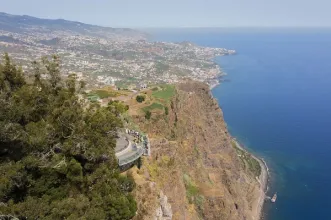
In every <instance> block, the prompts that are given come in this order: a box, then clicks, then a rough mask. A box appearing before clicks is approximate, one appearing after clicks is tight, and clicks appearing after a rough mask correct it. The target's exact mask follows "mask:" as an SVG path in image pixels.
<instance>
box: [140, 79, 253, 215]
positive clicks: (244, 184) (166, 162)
mask: <svg viewBox="0 0 331 220" xmlns="http://www.w3.org/2000/svg"><path fill="white" fill-rule="evenodd" d="M176 93H177V94H176V96H175V97H174V98H173V99H172V101H171V103H170V104H169V114H168V115H159V116H157V117H154V118H152V120H149V121H147V120H144V119H143V118H136V123H138V124H139V125H140V127H141V129H142V130H144V131H145V132H146V133H148V135H149V137H150V138H151V147H152V152H153V153H152V157H151V158H149V159H146V160H145V161H144V166H143V168H142V170H143V171H141V172H142V173H143V172H145V173H148V175H145V178H146V179H147V180H148V181H153V182H155V184H156V186H157V187H158V188H159V189H161V190H162V191H163V192H162V193H160V194H159V195H158V197H157V198H156V200H155V206H156V208H154V209H153V213H154V215H155V216H154V218H153V219H183V220H184V219H189V220H195V219H224V220H238V219H247V220H253V219H256V218H255V217H254V210H255V209H256V206H257V199H258V197H259V194H258V191H259V184H258V182H257V181H256V179H255V177H254V176H253V175H251V174H250V173H248V172H247V171H246V170H245V169H244V167H243V164H242V161H241V160H240V158H239V157H238V155H237V153H236V151H235V150H234V148H233V147H232V142H231V137H230V136H229V134H228V131H227V127H226V124H225V122H224V120H223V113H222V111H221V109H220V108H219V107H218V103H217V101H216V100H215V99H213V97H211V94H210V91H209V88H208V86H207V85H205V84H203V83H198V82H193V81H188V82H186V83H182V84H179V85H177V86H176ZM138 194H139V192H138ZM165 195H166V196H165ZM142 197H143V196H142ZM138 207H139V201H138ZM138 210H139V208H138ZM143 219H150V218H149V217H146V218H143Z"/></svg>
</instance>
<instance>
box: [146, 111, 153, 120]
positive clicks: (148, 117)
mask: <svg viewBox="0 0 331 220" xmlns="http://www.w3.org/2000/svg"><path fill="white" fill-rule="evenodd" d="M151 116H152V112H150V111H148V110H147V111H146V113H145V118H146V119H150V118H151Z"/></svg>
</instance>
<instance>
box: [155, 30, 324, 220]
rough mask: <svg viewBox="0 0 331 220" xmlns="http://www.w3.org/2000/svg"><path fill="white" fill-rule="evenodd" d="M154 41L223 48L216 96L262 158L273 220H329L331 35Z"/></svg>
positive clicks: (179, 34) (164, 33) (199, 34)
mask: <svg viewBox="0 0 331 220" xmlns="http://www.w3.org/2000/svg"><path fill="white" fill-rule="evenodd" d="M150 33H151V34H153V36H154V40H163V41H171V42H180V41H192V42H194V43H196V44H199V45H202V46H211V47H225V48H227V49H234V50H236V51H237V54H236V55H233V56H225V57H218V58H216V62H217V63H219V64H220V65H221V67H222V69H223V70H224V72H226V73H227V76H225V77H224V78H223V79H224V80H225V82H223V83H222V84H221V85H220V86H218V87H216V88H214V89H213V95H214V96H215V97H216V98H217V99H218V100H219V105H220V106H221V108H222V109H223V112H224V117H225V121H226V123H227V125H228V128H229V130H230V132H231V134H232V135H233V136H235V137H237V139H238V140H239V141H240V142H241V143H243V144H244V145H245V146H246V147H247V148H249V149H250V150H251V151H252V152H255V153H256V154H257V155H259V156H261V157H263V158H265V160H266V161H267V163H268V165H269V168H270V173H271V180H270V181H271V182H270V187H269V193H268V194H269V195H272V194H273V193H274V192H277V194H278V198H277V201H276V203H275V204H271V203H270V202H267V203H266V204H265V207H264V213H265V217H266V219H268V220H296V219H300V220H312V219H314V220H328V219H331V214H330V211H331V144H330V143H331V30H327V29H186V30H181V29H176V30H170V29H168V30H153V31H150Z"/></svg>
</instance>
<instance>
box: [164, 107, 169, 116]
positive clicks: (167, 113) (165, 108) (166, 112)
mask: <svg viewBox="0 0 331 220" xmlns="http://www.w3.org/2000/svg"><path fill="white" fill-rule="evenodd" d="M164 113H165V114H166V115H169V108H168V106H166V107H164Z"/></svg>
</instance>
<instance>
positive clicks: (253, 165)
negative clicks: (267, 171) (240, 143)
mask: <svg viewBox="0 0 331 220" xmlns="http://www.w3.org/2000/svg"><path fill="white" fill-rule="evenodd" d="M232 147H233V148H234V149H235V150H236V151H237V154H238V156H239V158H240V159H241V161H242V163H243V164H244V166H245V168H246V169H248V170H249V171H250V172H252V173H253V174H254V176H257V177H259V176H260V175H261V166H260V163H259V162H258V161H257V160H256V159H255V158H254V157H253V156H252V155H251V154H249V153H248V152H246V151H244V150H242V149H240V148H238V147H237V144H236V143H235V142H234V141H232Z"/></svg>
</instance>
